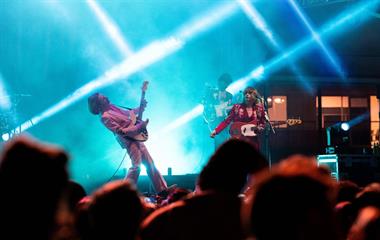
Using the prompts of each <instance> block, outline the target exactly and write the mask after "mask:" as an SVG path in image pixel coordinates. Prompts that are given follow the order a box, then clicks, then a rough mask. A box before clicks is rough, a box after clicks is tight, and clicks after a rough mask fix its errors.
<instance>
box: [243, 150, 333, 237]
mask: <svg viewBox="0 0 380 240" xmlns="http://www.w3.org/2000/svg"><path fill="white" fill-rule="evenodd" d="M252 184H253V185H252V188H251V189H253V190H252V191H250V192H249V193H248V196H247V202H246V204H244V205H243V207H242V213H243V220H244V223H245V226H246V228H247V234H248V235H249V236H250V237H254V238H255V239H259V240H278V239H292V240H305V239H308V240H321V239H324V240H329V239H331V240H333V239H340V238H339V236H338V232H337V228H336V222H335V220H334V211H333V209H334V208H333V206H334V204H335V189H336V188H335V185H334V182H333V180H332V179H331V177H330V176H328V175H326V174H325V171H324V170H323V171H321V170H320V168H319V167H318V166H317V164H316V161H314V160H312V159H310V158H309V157H305V156H301V155H296V156H293V157H291V158H289V159H285V160H283V161H282V162H281V163H280V164H279V165H278V166H275V167H273V168H272V169H271V172H270V173H262V174H261V175H259V176H258V177H257V178H256V179H255V181H254V182H253V183H252Z"/></svg>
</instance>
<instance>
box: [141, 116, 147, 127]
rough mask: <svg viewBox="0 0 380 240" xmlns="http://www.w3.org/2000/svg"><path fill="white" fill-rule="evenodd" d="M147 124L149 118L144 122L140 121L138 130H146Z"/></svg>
mask: <svg viewBox="0 0 380 240" xmlns="http://www.w3.org/2000/svg"><path fill="white" fill-rule="evenodd" d="M148 123H149V118H147V119H146V120H145V121H141V125H140V128H146V126H147V125H148Z"/></svg>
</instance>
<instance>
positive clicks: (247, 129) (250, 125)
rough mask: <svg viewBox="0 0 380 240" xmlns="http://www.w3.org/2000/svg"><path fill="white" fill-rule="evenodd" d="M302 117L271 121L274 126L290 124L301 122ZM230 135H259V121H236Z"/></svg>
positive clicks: (238, 136) (243, 136)
mask: <svg viewBox="0 0 380 240" xmlns="http://www.w3.org/2000/svg"><path fill="white" fill-rule="evenodd" d="M301 123H302V120H301V119H288V120H286V121H275V122H271V124H272V126H273V127H274V126H279V125H283V124H287V125H289V126H293V125H297V124H301ZM230 135H231V137H232V138H245V137H254V136H257V122H256V121H252V122H234V123H232V124H231V127H230Z"/></svg>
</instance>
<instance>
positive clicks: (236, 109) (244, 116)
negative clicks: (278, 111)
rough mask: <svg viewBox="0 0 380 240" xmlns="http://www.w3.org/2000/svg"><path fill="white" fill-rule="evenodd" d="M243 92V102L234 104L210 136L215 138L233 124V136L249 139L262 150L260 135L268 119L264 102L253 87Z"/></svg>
mask: <svg viewBox="0 0 380 240" xmlns="http://www.w3.org/2000/svg"><path fill="white" fill-rule="evenodd" d="M243 94H244V100H243V102H242V103H240V104H234V105H233V107H232V109H231V110H230V112H229V114H228V116H227V117H226V118H225V119H224V120H223V121H222V122H221V123H220V124H219V125H218V126H217V127H216V128H215V129H214V130H213V131H212V132H211V135H210V137H212V138H214V137H215V136H216V135H217V134H219V133H220V132H221V131H222V130H223V129H225V128H226V127H227V126H229V125H230V124H231V127H230V131H229V132H230V136H231V137H232V138H238V139H242V140H246V141H249V142H250V143H252V144H253V145H254V147H255V148H256V149H257V150H260V142H259V137H258V136H259V135H260V134H261V133H262V132H263V131H264V129H265V122H266V121H267V120H266V117H267V116H266V113H265V108H264V102H263V101H262V99H261V98H260V94H259V93H258V91H257V90H256V89H255V88H253V87H247V88H245V89H244V92H243Z"/></svg>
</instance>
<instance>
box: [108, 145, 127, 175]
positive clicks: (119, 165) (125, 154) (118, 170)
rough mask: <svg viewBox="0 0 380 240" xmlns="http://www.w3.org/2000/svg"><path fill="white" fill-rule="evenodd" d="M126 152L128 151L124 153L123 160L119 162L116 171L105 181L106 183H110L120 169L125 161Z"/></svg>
mask: <svg viewBox="0 0 380 240" xmlns="http://www.w3.org/2000/svg"><path fill="white" fill-rule="evenodd" d="M127 152H128V151H125V154H124V157H123V159H121V162H120V164H119V166H118V167H117V169H116V171H115V172H114V174H113V175H112V176H111V177H110V178H109V179H108V180H107V183H108V182H110V181H111V180H112V178H113V177H115V175H116V173H117V172H118V171H119V169H120V167H121V164H123V162H124V159H125V157H126V156H127Z"/></svg>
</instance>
